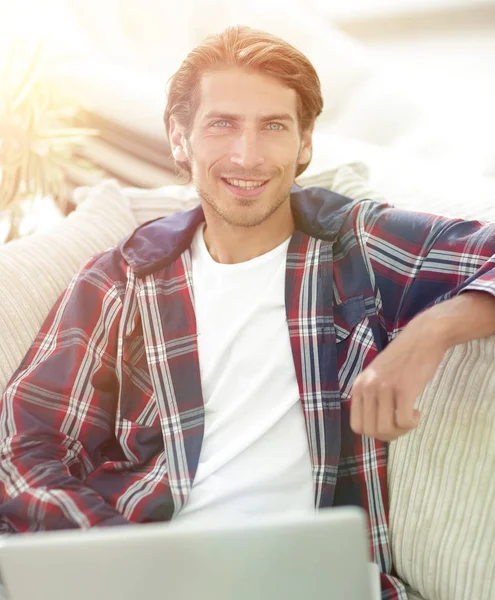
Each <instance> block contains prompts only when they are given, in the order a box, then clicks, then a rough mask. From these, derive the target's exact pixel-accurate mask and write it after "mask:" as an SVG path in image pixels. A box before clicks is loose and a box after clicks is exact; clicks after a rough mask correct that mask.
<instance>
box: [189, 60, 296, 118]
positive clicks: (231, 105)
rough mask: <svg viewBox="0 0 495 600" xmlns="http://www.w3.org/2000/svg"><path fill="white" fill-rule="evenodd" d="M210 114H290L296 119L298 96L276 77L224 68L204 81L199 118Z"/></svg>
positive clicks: (204, 78)
mask: <svg viewBox="0 0 495 600" xmlns="http://www.w3.org/2000/svg"><path fill="white" fill-rule="evenodd" d="M211 111H218V112H225V113H235V114H242V115H243V116H245V117H246V118H249V117H250V116H253V117H255V116H257V115H262V114H278V113H280V114H281V113H288V114H290V115H291V116H293V117H294V120H296V119H297V94H296V92H295V90H293V89H291V88H288V87H286V86H284V85H283V83H282V82H280V81H279V80H277V79H275V78H274V77H270V76H267V75H262V74H260V73H256V72H252V71H247V70H245V69H237V68H234V69H224V70H221V71H214V72H212V73H207V74H205V75H203V77H202V78H201V84H200V101H199V106H198V110H197V113H196V116H197V117H198V118H199V119H201V118H202V117H203V116H204V115H206V114H207V113H208V112H211Z"/></svg>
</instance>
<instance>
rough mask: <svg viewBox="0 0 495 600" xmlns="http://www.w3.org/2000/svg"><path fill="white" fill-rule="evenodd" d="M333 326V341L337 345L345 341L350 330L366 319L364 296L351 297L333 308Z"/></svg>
mask: <svg viewBox="0 0 495 600" xmlns="http://www.w3.org/2000/svg"><path fill="white" fill-rule="evenodd" d="M333 318H334V325H335V341H336V343H337V344H339V343H341V342H343V341H345V340H346V339H347V338H348V337H349V336H350V335H351V333H352V330H353V329H354V328H355V327H356V325H358V323H360V322H361V321H363V320H364V319H365V318H366V307H365V304H364V296H353V297H352V298H348V299H347V300H344V302H342V303H341V304H335V305H334V307H333Z"/></svg>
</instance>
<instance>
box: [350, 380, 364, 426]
mask: <svg viewBox="0 0 495 600" xmlns="http://www.w3.org/2000/svg"><path fill="white" fill-rule="evenodd" d="M350 425H351V429H352V431H354V433H359V434H362V433H363V403H362V395H361V393H360V392H359V391H358V389H357V388H353V390H352V396H351V423H350Z"/></svg>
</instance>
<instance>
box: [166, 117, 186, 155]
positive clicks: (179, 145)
mask: <svg viewBox="0 0 495 600" xmlns="http://www.w3.org/2000/svg"><path fill="white" fill-rule="evenodd" d="M169 139H170V146H171V150H172V154H173V157H174V159H175V160H176V161H178V162H187V159H188V158H187V154H186V137H185V135H184V132H183V130H182V128H181V127H180V125H179V124H178V123H177V121H176V120H175V119H174V117H170V120H169Z"/></svg>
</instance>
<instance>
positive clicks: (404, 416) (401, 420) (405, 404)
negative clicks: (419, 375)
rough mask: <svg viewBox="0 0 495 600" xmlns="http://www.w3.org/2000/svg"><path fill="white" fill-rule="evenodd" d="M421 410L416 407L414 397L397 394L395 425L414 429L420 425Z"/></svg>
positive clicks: (400, 427)
mask: <svg viewBox="0 0 495 600" xmlns="http://www.w3.org/2000/svg"><path fill="white" fill-rule="evenodd" d="M420 414H421V413H420V412H419V410H416V409H415V408H414V399H412V400H411V399H410V398H405V397H404V396H400V395H397V396H396V407H395V426H396V427H397V428H399V429H406V430H410V429H414V428H416V427H417V426H418V425H419V419H420Z"/></svg>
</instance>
